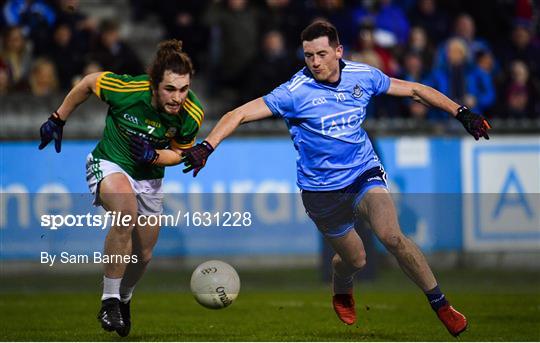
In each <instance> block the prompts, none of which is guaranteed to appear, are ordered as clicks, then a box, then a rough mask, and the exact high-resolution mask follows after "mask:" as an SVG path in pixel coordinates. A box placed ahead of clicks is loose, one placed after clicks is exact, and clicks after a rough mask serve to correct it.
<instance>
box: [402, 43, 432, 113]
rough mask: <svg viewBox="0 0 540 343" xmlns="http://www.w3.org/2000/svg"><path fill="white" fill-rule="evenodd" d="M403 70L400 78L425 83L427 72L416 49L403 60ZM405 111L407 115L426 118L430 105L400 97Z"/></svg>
mask: <svg viewBox="0 0 540 343" xmlns="http://www.w3.org/2000/svg"><path fill="white" fill-rule="evenodd" d="M403 66H404V68H403V71H402V73H401V75H400V77H399V78H400V79H402V80H405V81H411V82H419V83H425V79H426V72H425V70H424V65H423V61H422V56H421V55H420V54H419V53H418V52H416V51H409V52H407V53H406V54H405V57H404V60H403ZM400 102H401V107H402V108H403V111H404V112H405V113H407V117H410V118H417V119H424V118H426V117H427V112H428V107H426V106H424V105H423V104H421V103H419V102H416V101H413V100H412V99H400Z"/></svg>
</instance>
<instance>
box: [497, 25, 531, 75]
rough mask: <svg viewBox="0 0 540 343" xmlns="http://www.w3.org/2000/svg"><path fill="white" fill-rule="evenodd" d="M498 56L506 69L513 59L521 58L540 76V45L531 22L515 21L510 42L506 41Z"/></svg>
mask: <svg viewBox="0 0 540 343" xmlns="http://www.w3.org/2000/svg"><path fill="white" fill-rule="evenodd" d="M536 38H538V37H536ZM498 56H499V58H500V61H501V63H502V67H503V68H504V69H508V68H509V67H510V65H511V63H512V62H513V61H515V60H521V61H523V62H525V63H526V64H527V66H528V68H529V71H530V73H531V74H532V75H534V77H535V78H540V46H539V45H538V40H537V41H536V42H535V40H534V30H533V29H532V24H530V23H529V22H527V21H523V20H517V21H516V22H515V25H514V29H513V30H512V34H511V39H510V42H508V41H506V42H505V43H504V45H502V46H501V47H500V51H499V54H498Z"/></svg>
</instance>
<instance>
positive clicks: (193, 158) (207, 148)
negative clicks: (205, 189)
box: [182, 141, 214, 177]
mask: <svg viewBox="0 0 540 343" xmlns="http://www.w3.org/2000/svg"><path fill="white" fill-rule="evenodd" d="M212 152H214V148H213V147H212V146H211V145H210V143H208V142H207V141H203V142H202V143H199V144H197V145H195V146H193V147H191V148H189V149H186V150H184V151H183V152H182V163H184V166H185V167H186V168H185V169H184V170H182V171H183V172H184V173H189V172H190V171H192V170H193V177H195V176H197V174H199V172H200V171H201V169H203V167H204V165H205V164H206V160H207V159H208V156H210V154H211V153H212Z"/></svg>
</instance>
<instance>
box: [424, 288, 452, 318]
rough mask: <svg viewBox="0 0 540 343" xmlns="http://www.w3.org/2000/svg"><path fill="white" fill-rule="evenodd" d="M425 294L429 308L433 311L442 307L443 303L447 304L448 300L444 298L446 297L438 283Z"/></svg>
mask: <svg viewBox="0 0 540 343" xmlns="http://www.w3.org/2000/svg"><path fill="white" fill-rule="evenodd" d="M425 294H426V297H427V298H428V301H429V304H430V305H431V308H432V309H433V311H435V312H437V310H438V309H440V308H441V307H443V306H444V305H446V304H448V301H447V300H446V297H445V296H444V294H443V292H441V290H440V288H439V285H437V286H435V288H433V289H431V290H429V291H426V292H425Z"/></svg>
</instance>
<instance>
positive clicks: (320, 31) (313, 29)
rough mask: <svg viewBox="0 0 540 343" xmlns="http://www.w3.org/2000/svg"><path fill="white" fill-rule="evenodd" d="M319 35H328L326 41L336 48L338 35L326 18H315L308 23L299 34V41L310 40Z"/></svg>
mask: <svg viewBox="0 0 540 343" xmlns="http://www.w3.org/2000/svg"><path fill="white" fill-rule="evenodd" d="M319 37H328V43H329V44H330V46H331V47H333V48H336V47H337V46H338V45H339V37H338V33H337V30H336V27H335V26H334V25H332V24H330V23H329V22H328V21H326V20H317V21H314V22H313V23H311V24H310V25H308V27H306V28H305V29H304V31H302V34H301V35H300V39H301V41H302V42H303V41H312V40H314V39H317V38H319Z"/></svg>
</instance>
